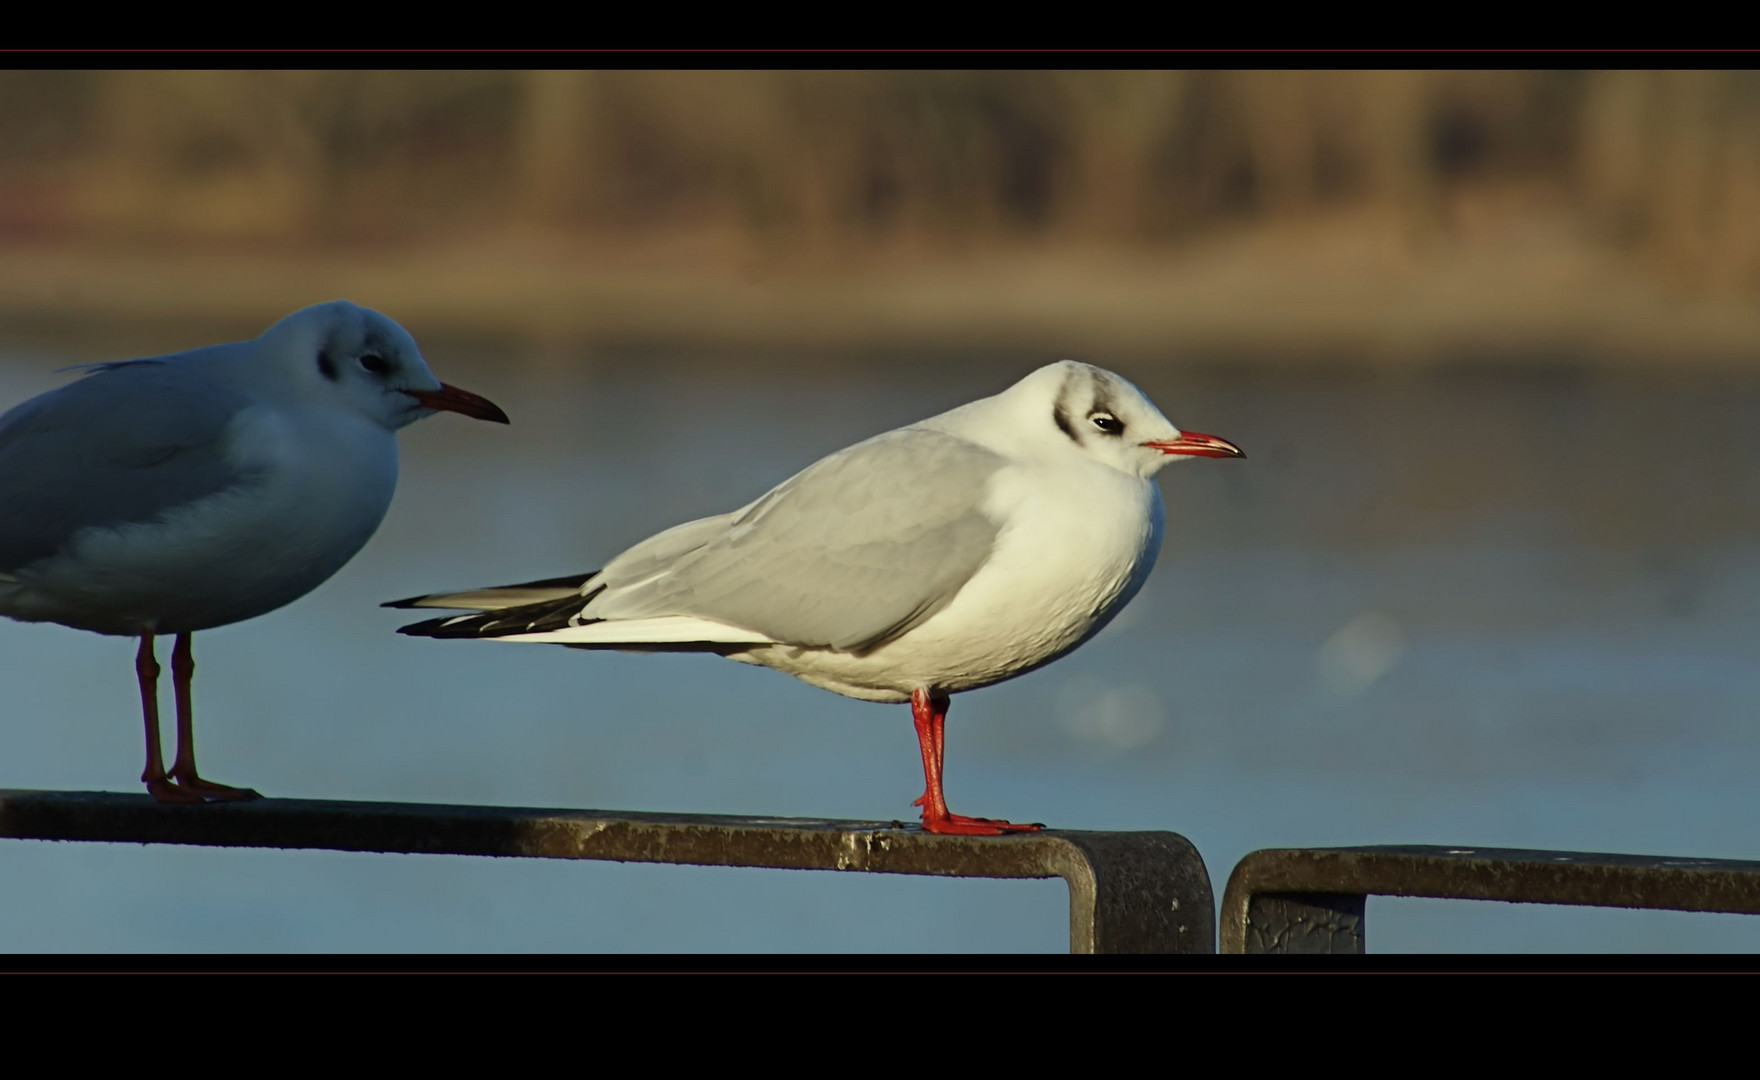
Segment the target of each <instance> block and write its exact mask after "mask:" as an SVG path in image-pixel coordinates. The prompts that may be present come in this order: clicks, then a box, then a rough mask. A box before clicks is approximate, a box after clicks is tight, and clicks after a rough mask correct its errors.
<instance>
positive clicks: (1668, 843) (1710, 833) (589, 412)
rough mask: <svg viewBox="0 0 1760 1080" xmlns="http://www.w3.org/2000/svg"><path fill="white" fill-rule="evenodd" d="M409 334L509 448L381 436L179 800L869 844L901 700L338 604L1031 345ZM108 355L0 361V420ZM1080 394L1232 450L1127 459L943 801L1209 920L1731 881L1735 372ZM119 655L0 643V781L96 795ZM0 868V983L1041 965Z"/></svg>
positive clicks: (568, 914)
mask: <svg viewBox="0 0 1760 1080" xmlns="http://www.w3.org/2000/svg"><path fill="white" fill-rule="evenodd" d="M210 337H211V335H210ZM207 339H208V338H205V337H203V336H202V335H200V334H192V335H189V336H188V337H187V338H185V339H177V338H171V339H168V340H166V341H164V342H163V343H156V344H163V345H164V346H165V347H171V346H172V345H173V344H174V343H175V342H176V341H177V340H187V342H189V343H194V342H197V341H202V340H207ZM425 344H426V347H427V352H428V355H429V358H430V361H431V362H432V363H433V366H434V367H435V368H436V370H437V371H438V372H439V373H440V374H441V376H442V377H443V378H446V379H448V380H449V381H454V382H457V383H460V384H462V385H464V386H467V387H469V388H471V389H473V390H477V391H479V392H481V393H484V394H486V395H488V396H490V397H492V398H494V399H495V400H496V401H498V402H499V403H500V404H502V405H503V406H504V407H506V409H507V411H508V412H509V413H510V414H511V415H512V416H513V418H514V426H513V427H511V428H502V427H497V426H492V425H487V424H476V423H471V422H469V421H466V420H463V419H462V418H458V417H451V416H441V417H436V418H434V419H431V420H428V421H425V422H423V423H421V424H419V425H417V426H416V427H415V428H413V429H411V430H409V431H407V432H405V434H404V436H403V475H402V481H401V486H400V488H399V491H398V495H397V500H396V502H395V504H394V505H393V506H392V509H391V513H390V515H389V517H388V518H387V520H386V522H385V524H384V526H383V527H382V528H381V529H380V530H379V533H378V535H377V536H376V537H375V538H374V539H373V541H372V542H371V543H370V544H369V545H368V546H367V548H366V550H365V551H363V552H362V553H361V555H360V556H359V557H357V558H356V559H355V560H354V561H353V562H352V563H351V564H350V565H349V566H348V567H346V568H345V569H344V570H343V571H342V572H341V573H339V574H338V575H337V576H336V577H335V578H334V579H332V580H331V581H330V582H329V583H328V584H326V585H324V586H323V587H322V588H320V589H319V590H317V591H316V592H314V593H312V594H311V595H309V596H307V597H306V598H304V599H303V600H300V601H299V602H297V603H295V604H293V605H291V606H290V607H287V608H284V609H282V610H281V611H278V612H275V613H273V614H271V615H268V616H265V617H263V618H260V619H257V620H254V621H252V622H248V623H243V624H240V625H237V626H232V627H227V628H223V629H220V630H217V631H212V632H208V633H205V634H202V635H200V636H199V637H198V638H197V639H196V648H197V659H198V661H199V664H200V671H199V674H198V677H197V684H196V687H197V688H196V706H197V724H198V728H199V730H200V732H201V751H202V762H203V769H204V772H205V773H209V774H211V775H212V776H213V777H215V778H216V779H220V780H224V781H227V782H231V783H243V784H249V785H251V786H255V787H257V788H259V789H261V790H262V791H264V792H266V793H269V794H272V795H283V796H300V797H312V798H346V799H391V800H412V801H433V802H469V803H498V804H512V805H528V806H569V807H597V808H615V809H627V810H664V811H680V812H690V811H694V812H705V813H739V814H765V815H798V816H835V817H851V818H880V819H886V818H893V817H901V816H908V815H909V814H910V813H911V807H910V806H909V802H910V800H911V799H912V798H913V797H914V796H915V795H916V794H917V793H918V792H919V791H920V790H921V773H920V771H919V766H918V763H917V752H916V745H915V740H914V737H913V734H912V731H911V726H910V721H909V712H908V710H907V709H905V708H903V707H891V706H878V705H871V704H865V703H861V702H855V701H848V700H845V699H842V698H839V697H836V696H834V695H831V694H828V693H825V692H823V691H820V690H815V689H812V688H810V687H807V686H805V685H802V684H798V683H795V682H794V681H793V680H791V679H788V678H786V677H783V676H780V675H778V674H776V673H774V672H770V671H765V670H761V669H756V668H748V667H743V666H741V665H737V664H732V663H728V662H725V661H721V660H718V659H715V658H712V657H706V656H673V657H652V656H631V655H623V654H619V653H603V654H599V653H580V652H571V651H568V650H564V649H555V648H547V647H535V646H532V647H525V646H521V647H515V646H509V645H501V644H493V643H475V642H450V641H447V642H437V641H427V640H413V639H409V638H404V637H400V636H398V635H396V634H395V633H393V631H394V630H395V628H396V627H397V626H398V625H400V623H401V622H404V621H407V619H406V618H405V617H404V616H403V615H402V614H401V613H398V612H392V611H385V610H380V609H379V608H377V607H376V606H375V605H376V604H377V602H378V601H380V600H384V599H389V598H393V597H399V596H405V595H408V594H411V593H415V592H423V591H431V590H434V589H439V588H449V587H459V586H468V585H477V584H483V583H490V582H502V581H517V580H522V579H526V578H533V577H543V576H550V575H554V574H559V573H563V572H568V571H573V570H585V569H591V568H593V567H595V566H596V565H598V564H599V563H600V562H602V561H603V560H604V559H606V558H607V557H608V556H610V555H612V554H615V553H616V552H617V551H618V550H620V549H621V548H622V547H623V546H624V545H627V544H629V543H631V542H633V541H636V540H639V539H641V538H642V537H644V536H646V535H648V534H649V533H651V532H654V531H656V530H658V529H660V528H663V527H666V526H668V525H672V524H675V523H676V522H678V521H681V520H684V519H686V518H688V517H696V516H701V515H704V514H708V513H715V512H720V511H723V510H727V509H731V508H733V507H735V506H737V505H740V504H741V503H743V502H746V501H748V500H749V499H751V498H752V497H754V496H755V495H757V494H758V493H760V492H761V491H763V490H764V489H765V488H766V487H768V486H769V485H770V484H772V483H774V482H776V481H778V480H780V479H782V478H783V477H785V476H787V475H788V474H789V473H790V472H792V471H794V470H796V469H798V468H800V467H801V466H803V465H805V464H807V463H809V462H810V461H812V460H813V459H814V458H816V457H818V456H819V455H821V454H824V453H826V452H828V451H831V450H834V449H837V448H838V447H841V446H843V445H846V444H847V443H850V442H853V441H855V440H857V439H859V438H862V437H865V436H867V435H869V434H872V433H874V432H876V431H880V430H884V429H886V428H889V427H892V426H895V425H897V424H900V423H904V422H908V421H910V420H913V419H917V418H920V417H922V416H925V415H928V414H930V413H932V412H936V411H940V410H941V409H944V408H948V407H951V406H953V405H956V404H959V403H961V402H963V401H966V400H969V399H971V398H973V397H977V396H981V395H983V394H986V393H990V392H993V391H995V390H998V389H1001V388H1002V387H1003V386H1005V385H1007V383H1008V382H1010V381H1012V380H1013V379H1014V378H1016V377H1018V376H1019V375H1020V374H1024V373H1025V371H1026V370H1028V369H1030V368H1031V367H1032V366H1034V365H1035V364H1037V363H1039V362H1043V361H1045V360H1050V359H1056V356H1055V355H1046V356H1042V357H1041V356H986V357H983V358H981V359H980V358H976V357H972V356H963V357H954V358H952V359H944V360H933V361H932V360H926V359H924V358H916V357H892V356H888V355H886V354H884V353H876V354H872V355H864V356H861V357H858V358H856V359H855V360H853V361H852V360H848V359H847V358H841V359H839V358H831V357H801V358H796V359H793V360H790V361H788V362H785V363H769V364H763V365H753V364H750V363H748V362H747V361H746V360H745V359H742V358H740V357H718V356H692V357H688V358H677V357H667V356H654V355H645V354H644V355H630V354H623V353H618V352H614V351H604V350H600V351H586V352H575V351H569V350H550V351H534V350H532V349H527V348H519V347H508V348H497V347H489V346H486V345H482V344H474V345H473V344H468V343H448V342H444V341H439V342H426V343H425ZM116 355H117V354H116V353H114V352H106V351H103V350H102V349H101V348H100V347H99V346H97V345H95V344H93V343H92V342H90V341H88V340H83V339H76V338H72V337H69V338H68V339H66V340H55V339H50V340H47V341H45V340H44V339H43V338H42V337H41V336H40V335H39V336H38V337H36V338H34V339H32V340H31V341H29V342H25V341H24V340H22V339H19V340H9V339H7V338H6V337H5V336H4V334H0V405H5V406H10V405H11V404H13V403H16V402H18V401H21V400H23V399H24V398H25V397H27V396H29V395H30V394H32V393H35V392H38V391H40V390H43V389H46V388H48V387H50V386H53V385H56V384H57V383H58V382H60V381H61V380H63V379H65V378H66V377H67V376H65V375H57V374H54V372H53V369H54V368H56V367H58V366H61V365H63V364H68V363H76V362H81V361H86V360H94V359H110V358H116ZM1089 359H1093V360H1095V361H1097V362H1101V363H1107V362H1108V359H1107V358H1106V357H1090V358H1089ZM833 360H839V362H838V363H834V362H833ZM1112 366H1115V367H1117V368H1118V369H1119V370H1120V371H1122V372H1123V373H1124V374H1126V375H1127V376H1129V377H1130V378H1132V379H1134V380H1135V381H1137V382H1138V384H1139V385H1140V386H1142V387H1143V389H1144V390H1146V391H1147V392H1148V393H1149V394H1150V395H1151V396H1152V397H1153V398H1154V399H1155V400H1156V401H1157V402H1158V403H1159V404H1160V405H1161V406H1162V407H1163V409H1164V411H1166V412H1167V413H1168V415H1169V416H1170V417H1171V418H1172V419H1173V420H1174V421H1175V422H1176V423H1180V424H1182V425H1188V426H1190V427H1192V428H1196V429H1198V430H1202V431H1211V432H1215V433H1217V434H1220V435H1224V436H1226V437H1228V438H1230V439H1233V440H1234V441H1236V442H1238V443H1239V444H1241V445H1242V446H1243V447H1245V448H1246V449H1247V451H1248V453H1249V454H1250V455H1251V456H1250V458H1249V459H1248V460H1247V461H1245V462H1208V461H1202V462H1193V463H1190V464H1185V465H1181V466H1179V467H1176V468H1170V469H1168V470H1166V471H1165V472H1164V473H1163V474H1162V479H1161V480H1160V483H1161V488H1162V491H1163V494H1164V495H1165V496H1166V499H1167V503H1168V522H1169V529H1168V540H1167V543H1166V546H1165V548H1164V550H1163V552H1162V556H1161V562H1160V565H1159V566H1158V568H1157V569H1156V571H1155V573H1154V575H1153V576H1152V577H1151V579H1150V582H1149V584H1148V586H1147V587H1146V588H1145V590H1144V591H1143V593H1142V595H1141V596H1140V597H1139V598H1138V599H1137V601H1136V602H1135V603H1134V604H1133V605H1132V606H1131V607H1130V608H1129V609H1127V611H1126V612H1125V613H1124V614H1123V615H1122V616H1121V617H1120V618H1119V619H1118V620H1117V621H1116V622H1115V623H1114V624H1113V625H1112V626H1111V627H1109V628H1108V629H1107V630H1106V631H1105V632H1104V633H1103V634H1101V635H1100V636H1099V637H1098V638H1096V639H1095V640H1094V641H1092V642H1091V643H1089V644H1088V645H1086V646H1085V647H1083V648H1082V649H1081V650H1079V651H1077V652H1076V653H1074V654H1072V655H1070V656H1069V657H1066V658H1065V659H1063V660H1062V661H1060V662H1058V663H1056V664H1054V665H1052V666H1050V667H1049V668H1046V669H1043V670H1041V671H1039V672H1036V673H1034V674H1032V675H1029V676H1026V677H1024V678H1021V679H1019V680H1016V681H1014V682H1011V683H1006V684H1003V685H1000V686H997V687H993V688H990V689H987V690H984V691H979V692H975V693H972V694H967V695H963V696H961V697H959V698H957V699H956V700H955V702H954V708H953V711H952V713H951V717H950V720H949V724H948V743H949V748H948V759H949V795H950V800H951V801H952V802H953V805H954V807H955V808H956V809H958V810H961V811H963V812H966V813H978V814H992V815H1001V816H1007V817H1013V818H1015V819H1017V820H1020V819H1027V820H1042V821H1046V822H1050V823H1053V824H1056V825H1058V826H1064V827H1070V828H1083V829H1172V830H1176V831H1179V832H1181V833H1184V834H1185V835H1187V836H1188V837H1190V838H1191V839H1192V840H1193V841H1194V842H1195V843H1196V844H1197V845H1198V847H1199V849H1200V850H1201V851H1202V852H1203V854H1204V857H1205V859H1206V861H1207V863H1208V865H1209V867H1210V871H1211V874H1212V876H1213V878H1214V879H1215V882H1216V889H1217V892H1218V894H1220V892H1221V886H1222V883H1223V881H1224V879H1225V878H1226V876H1227V873H1228V870H1229V869H1230V868H1231V867H1232V866H1233V864H1234V862H1235V861H1236V860H1237V859H1238V858H1239V857H1240V856H1241V855H1243V854H1245V853H1246V852H1247V851H1249V850H1252V849H1255V848H1261V847H1272V846H1282V845H1323V844H1359V843H1441V844H1454V845H1480V846H1504V847H1542V848H1562V849H1578V850H1598V851H1626V852H1649V853H1668V854H1675V855H1693V856H1720V857H1731V858H1753V857H1755V856H1756V854H1757V853H1760V815H1757V814H1756V813H1755V812H1754V807H1755V802H1756V796H1755V794H1754V792H1755V787H1754V783H1753V779H1752V778H1753V777H1754V776H1755V775H1756V774H1760V665H1757V663H1756V660H1757V659H1760V657H1757V655H1756V654H1757V649H1756V642H1757V641H1760V633H1757V631H1760V483H1757V481H1760V425H1757V424H1756V423H1755V420H1754V418H1755V417H1756V416H1760V378H1756V377H1751V376H1747V377H1744V376H1731V375H1709V374H1693V375H1670V374H1629V373H1626V374H1619V373H1595V372H1591V371H1587V370H1577V369H1573V368H1568V367H1566V368H1559V367H1544V366H1537V367H1534V368H1522V369H1514V368H1512V369H1499V370H1489V371H1488V370H1484V369H1465V368H1463V369H1446V370H1440V371H1431V372H1428V373H1407V374H1374V373H1366V372H1361V371H1355V370H1351V369H1335V370H1320V369H1313V368H1300V369H1273V368H1230V367H1215V368H1163V367H1158V366H1155V365H1151V364H1146V363H1141V362H1137V363H1131V362H1124V361H1120V362H1117V363H1116V364H1113V365H1112ZM131 657H132V644H131V643H130V642H128V641H125V640H121V639H113V638H102V637H98V636H95V635H91V634H85V633H79V632H76V631H72V630H66V629H62V628H59V627H53V626H43V625H24V624H18V623H11V622H0V677H3V678H4V679H5V681H6V685H7V687H8V689H9V691H10V692H9V694H8V705H7V708H6V710H5V712H4V714H0V746H4V748H5V749H4V752H3V754H0V787H9V788H69V789H108V790H124V791H131V790H137V785H136V784H135V777H136V776H137V775H138V774H139V771H140V761H141V750H140V722H139V718H138V705H137V701H136V699H135V689H134V680H133V674H132V668H131ZM168 702H169V694H168V693H167V703H168ZM0 880H4V881H5V882H6V889H5V893H6V900H5V907H6V915H7V917H6V918H4V919H0V951H6V950H90V949H110V950H165V949H176V950H261V951H275V950H406V949H407V950H453V949H457V950H544V951H548V950H586V951H620V950H803V951H817V950H858V951H861V950H876V951H899V950H904V951H909V950H1043V951H1058V950H1061V949H1063V948H1065V947H1066V945H1067V938H1066V933H1067V923H1066V913H1067V903H1066V897H1065V895H1064V887H1063V885H1062V883H1061V882H1057V881H1047V882H984V881H940V880H918V879H911V878H891V877H884V876H864V875H838V874H804V873H791V872H781V871H752V870H716V869H699V868H681V867H659V866H626V865H618V864H593V863H579V864H575V863H560V862H539V861H502V860H483V859H460V858H446V857H423V856H379V855H351V854H340V853H324V852H296V853H287V852H255V851H215V850H198V849H177V848H164V847H161V848H143V847H138V846H116V847H109V846H96V845H77V846H76V845H62V844H38V843H25V842H6V843H3V844H0ZM1369 918H1370V940H1371V947H1372V948H1374V949H1375V950H1376V951H1394V950H1418V949H1445V950H1504V949H1517V950H1545V949H1572V950H1575V949H1591V950H1592V949H1622V950H1657V949H1664V950H1667V949H1683V950H1713V949H1739V950H1752V949H1760V920H1751V919H1743V918H1741V917H1736V916H1704V915H1679V914H1664V913H1639V912H1597V911H1582V910H1566V909H1551V908H1540V907H1522V906H1506V905H1485V904H1479V905H1474V904H1465V903H1445V902H1433V901H1388V900H1374V901H1371V903H1370V908H1369Z"/></svg>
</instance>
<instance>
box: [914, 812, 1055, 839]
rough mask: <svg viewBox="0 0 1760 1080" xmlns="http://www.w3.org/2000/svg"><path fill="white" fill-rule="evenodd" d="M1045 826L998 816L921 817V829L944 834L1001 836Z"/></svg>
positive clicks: (951, 815)
mask: <svg viewBox="0 0 1760 1080" xmlns="http://www.w3.org/2000/svg"><path fill="white" fill-rule="evenodd" d="M1044 827H1045V826H1044V825H1042V824H1040V823H1038V822H1030V823H1027V822H1022V823H1017V822H1013V821H1003V820H1002V819H1000V818H980V817H967V816H966V815H964V814H948V815H947V816H946V817H944V818H930V817H927V816H925V817H924V818H923V831H924V832H928V833H939V834H942V835H946V836H1001V835H1003V834H1004V833H1017V832H1038V831H1039V830H1040V829H1043V828H1044Z"/></svg>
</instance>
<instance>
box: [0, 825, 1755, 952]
mask: <svg viewBox="0 0 1760 1080" xmlns="http://www.w3.org/2000/svg"><path fill="white" fill-rule="evenodd" d="M0 838H11V839H19V840H72V841H87V842H100V843H132V844H192V845H201V846H209V847H249V848H299V849H323V850H330V851H363V852H372V851H377V852H397V853H403V854H429V855H473V856H500V857H510V858H535V859H602V860H611V861H620V862H653V863H674V864H679V865H694V866H743V867H768V868H773V869H783V870H842V871H856V872H864V873H878V874H919V875H928V876H942V877H968V878H1051V877H1060V878H1063V879H1064V881H1065V882H1066V883H1067V884H1068V886H1069V901H1070V902H1069V913H1070V951H1071V952H1072V953H1209V952H1212V951H1213V950H1215V949H1216V948H1217V946H1218V944H1220V946H1221V951H1222V952H1224V953H1361V952H1364V951H1366V947H1367V937H1366V920H1365V910H1366V907H1367V903H1368V898H1369V897H1371V896H1405V897H1429V898H1436V899H1454V900H1500V901H1506V902H1510V903H1530V904H1571V905H1581V906H1589V907H1621V908H1651V909H1661V910H1672V911H1705V912H1732V913H1740V914H1760V862H1740V861H1735V860H1727V859H1682V858H1668V857H1658V856H1647V855H1610V854H1596V853H1586V852H1570V851H1527V850H1514V849H1505V848H1468V847H1454V848H1451V847H1351V848H1282V849H1269V850H1264V851H1255V852H1253V853H1252V854H1250V855H1248V856H1246V857H1245V858H1243V859H1242V860H1241V861H1240V862H1239V863H1238V864H1237V865H1236V866H1235V868H1234V872H1233V873H1232V874H1230V875H1229V880H1228V887H1227V889H1226V890H1225V891H1224V894H1223V898H1222V909H1221V920H1220V927H1218V925H1217V921H1216V919H1215V914H1214V913H1215V908H1214V906H1213V899H1212V892H1211V884H1210V877H1209V874H1208V872H1207V871H1206V870H1205V867H1204V861H1203V858H1202V857H1201V856H1200V855H1199V854H1198V851H1197V849H1196V848H1194V847H1193V846H1192V844H1191V842H1190V841H1188V840H1187V839H1186V838H1185V837H1183V836H1181V835H1179V834H1178V833H1172V832H1082V831H1071V830H1058V829H1047V830H1045V831H1044V832H1039V833H1021V834H1014V835H1009V836H978V837H973V836H935V835H931V834H928V833H925V832H923V831H922V830H921V829H918V828H915V827H913V826H905V825H902V824H900V823H898V822H874V821H830V820H816V819H802V818H761V817H732V816H722V815H695V814H648V813H623V812H612V811H602V810H548V809H530V808H523V807H503V806H445V805H435V804H426V803H372V802H343V801H316V800H306V799H262V800H258V801H254V802H247V803H224V804H213V805H206V806H180V805H166V804H162V803H157V802H154V801H153V800H152V799H151V798H149V797H147V796H145V795H119V794H112V793H108V792H68V791H0ZM1218 939H1220V940H1218Z"/></svg>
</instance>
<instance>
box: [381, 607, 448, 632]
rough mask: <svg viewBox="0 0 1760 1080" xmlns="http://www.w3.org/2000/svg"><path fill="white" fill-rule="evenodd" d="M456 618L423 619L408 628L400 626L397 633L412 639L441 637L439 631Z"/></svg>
mask: <svg viewBox="0 0 1760 1080" xmlns="http://www.w3.org/2000/svg"><path fill="white" fill-rule="evenodd" d="M385 606H386V607H393V606H395V605H392V604H386V605H385ZM455 618H457V616H456V615H448V616H446V617H444V618H439V619H423V620H422V621H421V622H417V623H410V624H409V625H407V626H400V627H398V628H397V632H398V633H400V634H408V635H409V636H410V637H440V636H441V634H440V633H439V631H440V630H441V629H442V628H443V627H444V626H445V624H446V623H448V622H450V621H451V620H452V619H455ZM447 636H451V635H447Z"/></svg>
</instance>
